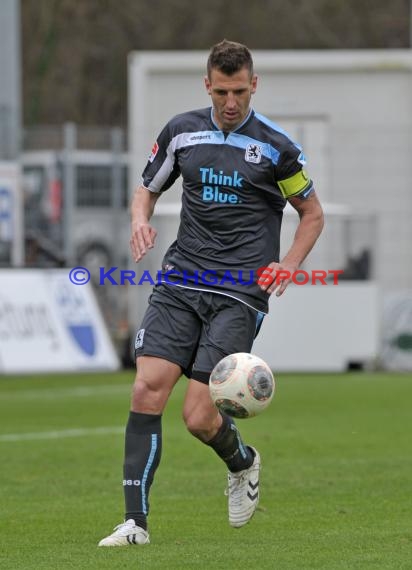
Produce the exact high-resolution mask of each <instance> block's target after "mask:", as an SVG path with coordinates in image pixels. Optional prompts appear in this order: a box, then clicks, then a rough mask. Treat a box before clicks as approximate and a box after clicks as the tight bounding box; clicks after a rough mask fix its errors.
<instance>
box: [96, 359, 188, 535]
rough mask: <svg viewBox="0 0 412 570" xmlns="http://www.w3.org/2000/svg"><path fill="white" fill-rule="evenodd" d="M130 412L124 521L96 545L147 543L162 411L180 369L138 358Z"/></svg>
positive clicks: (126, 449) (159, 444) (125, 454)
mask: <svg viewBox="0 0 412 570" xmlns="http://www.w3.org/2000/svg"><path fill="white" fill-rule="evenodd" d="M136 364H137V373H136V378H135V383H134V386H133V393H132V402H131V410H130V413H129V419H128V422H127V425H126V433H125V448H124V464H123V489H124V499H125V517H124V520H125V522H124V523H122V524H120V525H118V526H117V527H116V528H115V531H114V533H112V534H111V535H109V536H108V537H106V538H104V539H103V540H101V541H100V543H99V546H127V545H129V544H147V543H148V542H149V534H148V532H147V515H148V513H149V492H150V487H151V485H152V483H153V478H154V475H155V472H156V469H157V468H158V466H159V462H160V457H161V452H162V425H161V421H162V412H163V410H164V408H165V405H166V403H167V400H168V398H169V395H170V393H171V391H172V389H173V387H174V385H175V384H176V382H177V380H178V379H179V377H180V376H181V373H182V371H181V368H180V366H178V365H177V364H175V363H173V362H169V361H167V360H165V359H162V358H158V357H152V356H141V357H140V358H138V359H137V363H136Z"/></svg>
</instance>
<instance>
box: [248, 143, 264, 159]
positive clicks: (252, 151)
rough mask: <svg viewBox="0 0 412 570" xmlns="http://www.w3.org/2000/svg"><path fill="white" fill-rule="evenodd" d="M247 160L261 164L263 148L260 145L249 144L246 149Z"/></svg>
mask: <svg viewBox="0 0 412 570" xmlns="http://www.w3.org/2000/svg"><path fill="white" fill-rule="evenodd" d="M245 160H246V162H254V163H255V164H259V163H260V161H261V160H262V147H261V146H260V145H258V144H254V143H249V144H248V145H247V147H246V152H245Z"/></svg>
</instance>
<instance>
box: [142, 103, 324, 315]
mask: <svg viewBox="0 0 412 570" xmlns="http://www.w3.org/2000/svg"><path fill="white" fill-rule="evenodd" d="M303 164H304V157H303V154H302V150H301V148H300V147H299V146H298V145H297V144H296V143H294V142H293V141H292V140H291V139H290V138H289V137H288V135H287V134H286V133H285V132H284V131H283V130H282V129H281V128H280V127H278V126H277V125H275V124H274V123H273V122H271V121H270V120H269V119H267V118H266V117H264V116H262V115H259V114H257V113H255V112H254V111H253V110H251V111H250V113H249V115H248V116H247V118H246V119H245V121H244V122H243V123H242V124H241V125H240V126H239V127H238V128H237V129H236V131H233V132H230V133H224V132H222V131H220V130H219V129H218V128H217V126H216V125H215V124H214V122H213V119H212V110H211V108H207V109H200V110H196V111H190V112H187V113H183V114H181V115H178V116H176V117H174V118H173V119H172V120H171V121H170V122H169V123H168V124H167V125H166V126H165V128H164V129H163V131H162V132H161V133H160V135H159V137H158V139H157V141H156V143H155V145H154V147H153V149H152V154H151V156H150V157H149V161H148V163H147V166H146V168H145V169H144V172H143V185H144V186H145V187H146V188H148V189H149V190H150V191H152V192H159V193H161V192H164V191H166V190H167V189H168V188H170V187H171V186H172V184H173V183H174V182H175V180H176V179H177V178H178V177H179V176H182V180H183V184H182V186H183V194H182V209H181V215H180V227H179V231H178V235H177V239H176V241H175V242H174V243H173V244H172V245H171V246H170V248H169V249H168V251H167V253H166V255H165V257H164V260H163V264H162V265H163V266H162V272H163V280H164V281H166V282H169V283H171V282H173V283H175V284H176V285H180V286H184V287H191V288H196V289H205V290H208V291H211V290H212V291H215V292H217V293H222V294H226V295H229V296H232V297H235V298H237V299H239V300H240V301H242V302H244V303H247V304H248V305H250V306H252V307H253V308H254V309H256V310H258V311H262V312H267V310H268V298H269V295H268V294H267V293H266V292H263V291H261V289H260V288H259V286H258V285H257V283H256V281H257V277H258V274H259V273H258V270H259V268H262V267H265V266H266V265H268V264H269V263H270V262H272V261H278V259H279V242H280V227H281V222H282V213H283V209H284V207H285V204H286V199H287V198H289V197H290V196H296V195H299V196H301V197H302V198H305V197H306V196H307V195H309V193H310V192H311V190H312V188H313V186H312V182H311V180H310V179H309V178H308V177H307V175H306V173H305V171H304V170H303V168H302V166H303Z"/></svg>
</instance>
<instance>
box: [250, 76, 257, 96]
mask: <svg viewBox="0 0 412 570" xmlns="http://www.w3.org/2000/svg"><path fill="white" fill-rule="evenodd" d="M257 81H258V76H257V75H255V74H254V75H253V76H252V81H251V85H252V89H251V93H252V94H253V93H256V88H257Z"/></svg>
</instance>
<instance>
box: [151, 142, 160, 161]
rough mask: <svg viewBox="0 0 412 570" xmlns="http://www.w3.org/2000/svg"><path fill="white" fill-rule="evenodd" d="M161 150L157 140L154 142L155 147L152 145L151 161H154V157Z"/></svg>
mask: <svg viewBox="0 0 412 570" xmlns="http://www.w3.org/2000/svg"><path fill="white" fill-rule="evenodd" d="M158 151H159V145H158V144H157V141H156V142H155V143H154V145H153V147H152V152H151V154H150V156H149V162H153V161H154V159H155V158H156V155H157V153H158Z"/></svg>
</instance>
